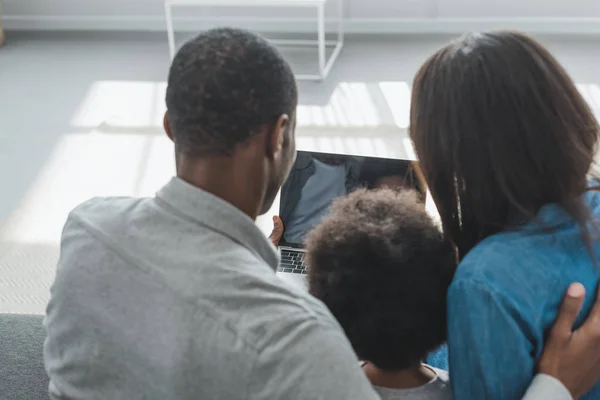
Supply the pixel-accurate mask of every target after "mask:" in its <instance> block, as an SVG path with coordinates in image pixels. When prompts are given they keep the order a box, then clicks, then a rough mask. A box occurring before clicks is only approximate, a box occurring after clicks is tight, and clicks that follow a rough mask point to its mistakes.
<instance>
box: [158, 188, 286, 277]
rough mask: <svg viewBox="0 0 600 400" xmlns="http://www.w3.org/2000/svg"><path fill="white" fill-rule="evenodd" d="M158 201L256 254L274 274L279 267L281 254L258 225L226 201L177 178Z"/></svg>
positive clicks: (160, 194) (162, 191)
mask: <svg viewBox="0 0 600 400" xmlns="http://www.w3.org/2000/svg"><path fill="white" fill-rule="evenodd" d="M156 197H157V198H158V199H160V200H162V201H164V202H165V203H167V204H169V205H170V206H171V207H172V208H173V209H174V211H175V212H176V213H179V214H181V216H184V217H185V218H187V219H189V220H190V221H195V222H198V223H200V224H202V225H205V226H208V227H209V228H211V229H212V230H214V231H216V232H219V233H221V234H223V235H225V236H227V237H229V238H231V239H233V240H234V241H236V242H238V243H239V244H240V245H242V246H244V247H246V248H247V249H248V250H250V251H252V252H253V253H254V254H255V255H256V256H257V257H259V258H261V259H263V260H264V261H265V262H266V263H267V264H268V265H269V266H270V267H271V268H272V269H273V270H276V269H277V266H278V265H279V253H278V251H277V249H276V248H275V246H273V244H272V243H271V241H269V239H267V237H266V236H265V235H264V233H263V232H262V231H261V230H260V229H259V228H258V227H257V226H256V223H255V222H254V221H253V220H252V219H251V218H250V217H248V216H247V215H246V214H244V213H243V212H242V211H240V210H239V209H238V208H236V207H234V206H233V205H232V204H230V203H227V202H226V201H225V200H223V199H221V198H219V197H217V196H215V195H213V194H211V193H209V192H207V191H205V190H202V189H200V188H198V187H196V186H193V185H191V184H189V183H187V182H185V181H184V180H182V179H180V178H178V177H174V178H173V179H171V181H170V182H169V183H167V184H166V185H165V186H164V187H163V188H162V189H161V190H160V191H159V192H158V193H157V194H156Z"/></svg>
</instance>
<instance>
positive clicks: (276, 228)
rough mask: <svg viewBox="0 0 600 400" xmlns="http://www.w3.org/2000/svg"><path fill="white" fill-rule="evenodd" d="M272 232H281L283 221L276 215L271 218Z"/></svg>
mask: <svg viewBox="0 0 600 400" xmlns="http://www.w3.org/2000/svg"><path fill="white" fill-rule="evenodd" d="M273 230H274V231H280V230H283V221H282V220H281V218H280V217H278V216H277V215H275V216H273Z"/></svg>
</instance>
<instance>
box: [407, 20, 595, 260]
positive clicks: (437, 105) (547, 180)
mask: <svg viewBox="0 0 600 400" xmlns="http://www.w3.org/2000/svg"><path fill="white" fill-rule="evenodd" d="M411 104H412V105H411V112H410V135H411V137H412V140H413V142H414V145H415V150H416V152H417V154H418V157H419V160H420V165H421V169H422V172H423V175H424V178H425V180H426V182H427V185H428V187H429V190H430V191H431V194H432V196H433V199H434V201H435V203H436V205H437V208H438V211H439V213H440V217H441V220H442V224H443V227H444V231H445V233H446V234H447V235H448V236H449V237H450V238H451V239H452V240H453V241H454V243H455V244H456V246H457V247H458V249H459V255H460V257H461V258H462V257H464V256H465V255H466V253H467V252H468V251H469V250H470V249H471V248H473V247H474V246H475V245H476V244H477V243H478V242H479V241H481V240H482V239H484V238H486V237H488V236H490V235H493V234H495V233H498V232H501V231H503V230H506V229H511V228H514V227H517V226H519V225H521V224H524V223H527V222H530V221H534V220H536V215H537V213H538V212H539V210H540V209H541V207H542V206H543V205H545V204H550V203H556V204H558V205H560V206H562V208H563V209H564V210H565V211H566V212H567V213H568V214H569V215H570V216H571V217H572V218H573V219H574V220H575V221H576V222H578V223H579V224H580V226H581V229H582V234H583V238H584V241H585V243H586V245H587V247H588V249H589V250H590V251H591V248H592V244H591V243H592V240H591V235H590V231H589V229H588V226H587V225H588V224H587V222H588V221H589V220H590V219H591V211H590V210H589V208H588V207H587V206H586V204H585V203H584V200H583V199H582V194H583V193H584V192H585V191H586V189H588V185H587V173H588V172H589V170H590V167H591V165H592V162H593V158H594V154H595V152H596V143H597V139H598V130H599V127H598V122H597V121H596V119H595V118H594V115H593V114H592V112H591V110H590V108H589V107H588V105H587V103H586V102H585V100H584V99H583V97H582V96H581V94H580V93H579V92H578V91H577V88H576V87H575V84H574V83H573V81H572V80H571V78H570V77H569V76H568V74H567V73H566V72H565V70H564V69H563V68H562V67H561V66H560V64H559V63H558V62H557V61H556V60H555V59H554V57H553V56H552V55H551V54H550V53H549V52H548V51H547V50H546V49H545V48H544V47H543V46H542V45H540V44H539V43H537V42H536V41H535V40H533V39H532V38H530V37H528V36H526V35H524V34H521V33H516V32H506V31H503V32H490V33H476V34H468V35H466V36H463V37H462V38H460V39H458V40H456V41H454V42H452V43H450V44H448V45H446V46H445V47H443V48H442V49H441V50H439V51H438V52H436V53H435V54H434V55H433V56H431V57H430V58H429V59H428V60H427V61H426V62H425V64H424V65H423V66H422V67H421V69H420V70H419V72H418V73H417V76H416V78H415V80H414V85H413V94H412V103H411ZM543 228H544V229H552V227H543Z"/></svg>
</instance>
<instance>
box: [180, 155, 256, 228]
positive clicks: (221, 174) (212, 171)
mask: <svg viewBox="0 0 600 400" xmlns="http://www.w3.org/2000/svg"><path fill="white" fill-rule="evenodd" d="M177 176H178V177H179V178H180V179H182V180H184V181H186V182H187V183H189V184H191V185H194V186H196V187H198V188H200V189H202V190H205V191H207V192H209V193H211V194H213V195H214V196H216V197H219V198H221V199H223V200H225V201H226V202H228V203H230V204H231V205H233V206H234V207H236V208H238V209H239V210H241V211H242V212H243V213H244V214H246V215H248V216H249V217H250V218H252V219H253V220H256V217H257V215H258V213H259V210H260V207H261V204H262V201H263V196H264V194H263V193H261V192H260V188H261V187H262V184H261V182H258V180H260V179H261V177H260V176H256V174H254V176H253V171H252V166H251V165H245V164H244V163H243V162H240V161H239V160H237V161H236V160H234V159H233V158H232V157H207V158H204V159H202V160H193V161H192V160H181V159H180V160H178V163H177Z"/></svg>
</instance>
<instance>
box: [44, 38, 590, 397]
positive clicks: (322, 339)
mask: <svg viewBox="0 0 600 400" xmlns="http://www.w3.org/2000/svg"><path fill="white" fill-rule="evenodd" d="M296 103H297V91H296V85H295V81H294V77H293V74H292V72H291V70H290V67H289V66H288V64H287V63H286V62H285V61H284V60H283V58H282V57H281V56H280V55H279V53H278V52H277V51H276V50H275V49H274V48H273V47H272V46H271V45H269V44H268V43H267V42H266V41H265V40H264V39H262V38H260V37H258V36H256V35H253V34H251V33H248V32H244V31H240V30H235V29H216V30H211V31H208V32H205V33H203V34H202V35H200V36H198V37H196V38H195V39H193V40H191V41H189V42H188V43H186V44H185V45H184V46H183V47H182V48H181V50H180V51H179V52H178V54H177V56H176V57H175V59H174V61H173V65H172V67H171V71H170V74H169V82H168V89H167V108H168V111H167V114H166V116H165V123H164V125H165V129H166V131H167V134H168V135H169V137H171V138H172V139H173V141H174V142H175V151H176V157H175V159H176V166H177V178H174V179H173V180H172V181H171V182H169V183H168V184H167V185H166V186H165V187H164V188H163V189H162V190H160V191H159V192H158V194H157V195H156V197H155V198H146V199H133V198H107V199H95V200H91V201H89V202H87V203H85V204H83V205H82V206H80V207H78V208H77V209H75V210H74V211H73V212H72V213H71V215H70V217H69V219H68V221H67V223H66V226H65V229H64V232H63V238H62V244H61V258H60V261H59V265H58V268H57V274H56V280H55V283H54V285H53V287H52V290H51V300H50V302H49V305H48V309H47V320H46V325H47V329H48V339H47V341H46V344H45V348H44V354H45V361H46V368H47V371H48V374H49V376H50V380H51V383H50V396H51V398H52V399H55V400H56V399H111V400H116V399H127V400H132V399H148V400H152V399H156V400H183V399H225V400H236V399H303V400H304V399H307V400H311V399H328V400H329V399H351V400H352V399H356V400H370V399H376V398H377V397H376V395H375V393H374V392H373V390H372V388H371V386H370V384H369V382H368V381H367V379H365V377H364V375H363V374H362V371H361V369H360V367H359V364H358V362H357V359H356V357H355V355H354V353H353V351H352V348H351V346H350V344H349V343H348V340H347V339H346V338H345V336H344V335H343V332H342V330H341V328H340V327H339V325H338V324H337V322H336V321H335V320H334V318H333V317H332V316H331V314H330V313H329V311H328V310H327V309H326V308H325V306H324V305H323V304H322V303H320V302H319V301H317V300H316V299H314V298H312V297H311V296H309V295H308V293H304V292H302V291H299V290H295V289H293V288H290V287H288V286H286V285H285V283H284V282H282V281H280V280H279V279H278V278H277V277H276V276H275V273H274V270H275V269H276V267H277V265H278V262H279V257H278V255H277V252H276V250H275V247H273V245H272V244H271V242H270V241H269V240H268V239H267V238H266V237H265V236H264V235H263V234H262V233H261V231H260V230H259V229H258V228H257V227H256V225H255V223H254V220H255V218H256V216H257V215H259V214H261V213H264V212H266V211H267V210H268V209H269V207H270V205H271V203H272V202H273V199H274V198H275V195H276V193H277V191H278V189H279V187H280V185H281V184H282V182H283V181H284V180H285V177H286V175H287V174H288V173H289V171H290V168H291V166H292V164H293V162H294V155H295V140H294V127H295V108H296ZM576 307H577V305H575V308H576ZM598 314H599V315H600V312H599V313H598ZM565 326H566V325H565V324H562V325H560V327H561V332H563V333H564V332H565V331H568V332H569V333H570V329H569V328H568V327H567V328H565ZM557 337H558V336H557ZM577 339H578V340H577V341H572V340H571V339H570V336H569V335H563V336H560V340H557V341H556V343H557V345H555V346H554V349H555V351H554V353H551V356H550V359H551V360H553V362H551V363H548V365H551V366H552V368H549V371H548V372H554V373H555V374H556V375H560V376H559V378H561V379H564V380H565V382H566V383H568V384H570V385H571V386H568V387H569V388H570V389H571V390H573V391H574V392H575V391H576V390H584V389H585V387H586V385H587V384H588V380H589V379H591V378H589V377H588V380H584V381H580V380H573V373H572V372H571V373H570V374H569V373H566V374H565V371H564V370H563V369H562V368H561V366H563V365H565V364H562V360H563V359H564V360H566V359H568V357H566V356H565V354H567V355H570V356H572V357H579V356H580V355H581V354H586V355H587V356H588V357H587V358H586V359H585V360H584V361H586V362H589V363H590V364H593V362H594V361H595V358H593V356H596V353H599V354H598V355H600V351H598V349H595V348H594V347H593V346H595V345H596V344H598V343H600V340H599V339H598V338H597V337H594V336H593V335H591V334H582V335H579V336H578V337H577ZM575 342H576V343H578V346H577V347H574V346H573V345H571V344H572V343H575ZM585 346H587V347H585ZM590 349H594V350H595V351H591V350H590ZM598 358H600V357H598ZM554 361H558V362H554ZM578 361H579V362H582V361H581V359H579V360H578ZM569 371H570V370H567V372H569ZM582 371H583V370H582ZM582 371H579V372H582ZM585 372H586V373H588V375H590V376H592V377H595V376H600V371H596V370H594V369H592V368H586V369H585ZM561 374H562V375H561ZM563 375H564V378H563ZM579 375H582V374H579ZM579 375H578V376H579ZM535 385H539V386H536V387H534V388H533V390H534V393H535V394H538V395H540V393H541V392H540V390H542V391H543V390H548V389H549V390H551V391H553V393H554V394H557V393H558V394H561V395H562V397H556V399H568V398H570V396H569V395H568V393H567V392H566V391H565V388H564V386H562V385H561V384H560V383H559V382H558V381H557V380H555V379H553V378H550V377H545V378H544V377H541V378H540V379H538V380H537V382H536V384H535ZM541 396H542V397H539V396H538V397H537V398H543V399H545V400H547V399H549V398H550V396H546V397H543V396H544V395H543V394H541Z"/></svg>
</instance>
